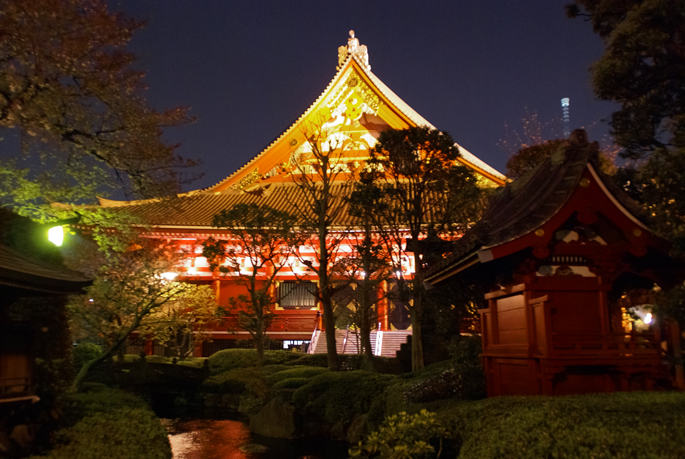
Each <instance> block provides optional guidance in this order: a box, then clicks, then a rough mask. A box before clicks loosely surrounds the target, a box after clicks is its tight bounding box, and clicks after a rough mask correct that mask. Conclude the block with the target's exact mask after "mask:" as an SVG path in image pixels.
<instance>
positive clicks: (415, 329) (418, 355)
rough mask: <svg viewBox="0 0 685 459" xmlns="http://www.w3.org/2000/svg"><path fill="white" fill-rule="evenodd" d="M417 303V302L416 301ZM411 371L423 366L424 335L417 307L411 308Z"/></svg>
mask: <svg viewBox="0 0 685 459" xmlns="http://www.w3.org/2000/svg"><path fill="white" fill-rule="evenodd" d="M414 304H416V303H414ZM411 328H412V337H411V371H416V370H420V369H421V368H423V366H424V365H423V337H422V336H421V314H420V313H419V311H418V310H417V309H416V308H412V309H411Z"/></svg>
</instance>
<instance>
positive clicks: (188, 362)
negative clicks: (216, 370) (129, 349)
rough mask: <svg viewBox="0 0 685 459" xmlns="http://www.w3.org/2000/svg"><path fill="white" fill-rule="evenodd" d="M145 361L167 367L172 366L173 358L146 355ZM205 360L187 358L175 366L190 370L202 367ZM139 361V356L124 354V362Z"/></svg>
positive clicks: (178, 361) (202, 358)
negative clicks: (162, 364)
mask: <svg viewBox="0 0 685 459" xmlns="http://www.w3.org/2000/svg"><path fill="white" fill-rule="evenodd" d="M145 360H146V361H148V362H150V363H166V364H168V365H174V357H166V356H163V355H147V356H145ZM205 360H207V359H206V358H204V357H188V358H186V359H184V360H176V363H175V365H182V366H186V367H192V368H202V367H203V366H204V363H205ZM139 361H140V356H139V355H133V354H126V355H125V356H124V362H139Z"/></svg>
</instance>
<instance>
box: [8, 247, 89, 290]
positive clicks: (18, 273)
mask: <svg viewBox="0 0 685 459" xmlns="http://www.w3.org/2000/svg"><path fill="white" fill-rule="evenodd" d="M90 282H91V279H88V278H87V277H85V276H84V275H83V274H81V273H79V272H77V271H72V270H70V269H67V268H65V267H63V266H58V265H55V264H52V263H47V262H44V261H41V260H36V259H33V258H30V257H27V256H26V255H24V254H22V253H20V252H18V251H16V250H14V249H11V248H9V247H7V246H5V245H2V244H0V285H5V286H10V287H17V288H20V289H26V290H33V291H39V292H45V293H73V292H78V291H79V290H81V289H82V288H83V287H85V286H87V285H88V284H90Z"/></svg>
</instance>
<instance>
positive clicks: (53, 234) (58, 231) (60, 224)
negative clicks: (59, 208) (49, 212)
mask: <svg viewBox="0 0 685 459" xmlns="http://www.w3.org/2000/svg"><path fill="white" fill-rule="evenodd" d="M76 215H77V216H76V217H74V218H66V219H64V220H57V221H56V222H52V225H54V226H51V227H50V228H49V229H48V241H50V242H52V243H53V244H55V245H56V246H57V247H61V246H62V243H63V242H64V226H65V225H73V224H74V223H78V222H79V220H81V215H79V214H78V213H77V214H76Z"/></svg>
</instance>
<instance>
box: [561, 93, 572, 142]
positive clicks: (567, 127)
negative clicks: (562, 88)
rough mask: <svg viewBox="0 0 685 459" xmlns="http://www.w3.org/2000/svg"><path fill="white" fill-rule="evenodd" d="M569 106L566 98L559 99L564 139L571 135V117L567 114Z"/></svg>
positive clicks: (569, 101) (569, 102)
mask: <svg viewBox="0 0 685 459" xmlns="http://www.w3.org/2000/svg"><path fill="white" fill-rule="evenodd" d="M570 104H571V100H570V99H569V98H568V97H564V98H563V99H561V111H562V113H563V117H564V118H563V119H564V137H568V136H570V135H571V116H570V114H569V108H570V107H569V105H570Z"/></svg>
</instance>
